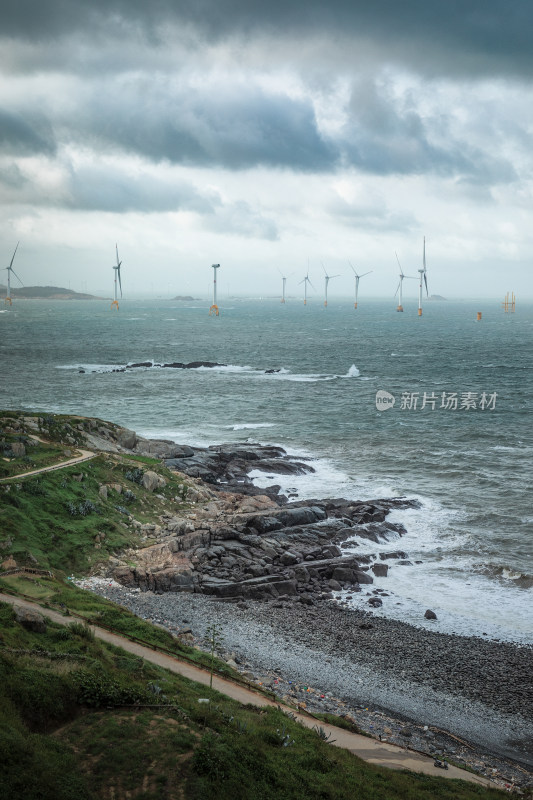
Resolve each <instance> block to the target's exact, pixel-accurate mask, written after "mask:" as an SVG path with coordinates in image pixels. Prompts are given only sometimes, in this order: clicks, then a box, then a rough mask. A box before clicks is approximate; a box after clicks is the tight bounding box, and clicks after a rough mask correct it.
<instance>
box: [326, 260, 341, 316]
mask: <svg viewBox="0 0 533 800" xmlns="http://www.w3.org/2000/svg"><path fill="white" fill-rule="evenodd" d="M322 269H323V270H324V275H325V276H326V277H325V279H324V307H325V308H327V307H328V283H329V282H330V280H331V279H332V278H338V277H339V276H338V275H328V273H327V272H326V268H325V266H324V264H322Z"/></svg>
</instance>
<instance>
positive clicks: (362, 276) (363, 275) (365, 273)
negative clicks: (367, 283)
mask: <svg viewBox="0 0 533 800" xmlns="http://www.w3.org/2000/svg"><path fill="white" fill-rule="evenodd" d="M371 272H374V270H373V269H370V270H369V271H368V272H363V274H362V275H359V277H360V278H364V277H365V275H370V273H371Z"/></svg>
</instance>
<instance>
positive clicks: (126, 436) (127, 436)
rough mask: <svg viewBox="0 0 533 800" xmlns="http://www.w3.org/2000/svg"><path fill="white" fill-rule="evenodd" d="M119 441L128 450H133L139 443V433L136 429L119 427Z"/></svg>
mask: <svg viewBox="0 0 533 800" xmlns="http://www.w3.org/2000/svg"><path fill="white" fill-rule="evenodd" d="M117 442H118V443H119V445H120V446H121V447H124V448H125V449H126V450H133V448H134V447H135V445H136V444H137V434H136V433H135V431H130V430H128V428H119V430H118V431H117Z"/></svg>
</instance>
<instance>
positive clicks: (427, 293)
mask: <svg viewBox="0 0 533 800" xmlns="http://www.w3.org/2000/svg"><path fill="white" fill-rule="evenodd" d="M424 283H425V284H426V297H429V292H428V279H427V278H426V270H424Z"/></svg>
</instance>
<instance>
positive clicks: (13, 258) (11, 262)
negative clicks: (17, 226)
mask: <svg viewBox="0 0 533 800" xmlns="http://www.w3.org/2000/svg"><path fill="white" fill-rule="evenodd" d="M19 244H20V242H17V246H16V247H15V252H14V253H13V256H12V258H11V261H10V262H9V267H8V269H11V267H12V266H13V261H14V260H15V255H16V253H17V250H18V246H19Z"/></svg>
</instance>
